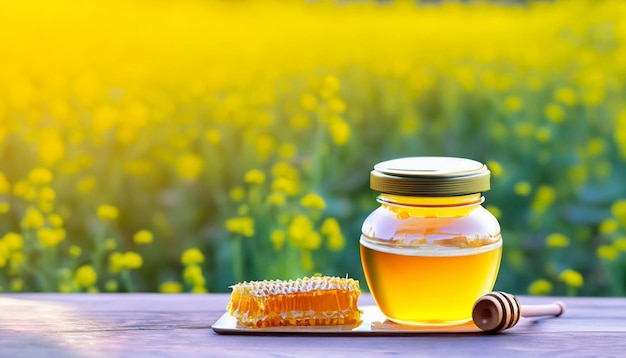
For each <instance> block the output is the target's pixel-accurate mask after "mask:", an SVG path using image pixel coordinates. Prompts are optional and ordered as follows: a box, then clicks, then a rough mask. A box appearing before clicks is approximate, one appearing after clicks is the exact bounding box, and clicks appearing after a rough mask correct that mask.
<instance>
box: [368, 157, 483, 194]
mask: <svg viewBox="0 0 626 358" xmlns="http://www.w3.org/2000/svg"><path fill="white" fill-rule="evenodd" d="M490 174H491V172H490V171H489V169H488V168H487V166H486V165H485V164H483V163H480V162H477V161H475V160H471V159H465V158H456V157H407V158H398V159H392V160H388V161H385V162H381V163H378V164H376V165H375V166H374V170H372V172H371V173H370V188H372V189H373V190H376V191H378V192H381V193H385V194H392V195H405V196H454V195H467V194H474V193H482V192H484V191H487V190H489V189H490V184H489V178H490Z"/></svg>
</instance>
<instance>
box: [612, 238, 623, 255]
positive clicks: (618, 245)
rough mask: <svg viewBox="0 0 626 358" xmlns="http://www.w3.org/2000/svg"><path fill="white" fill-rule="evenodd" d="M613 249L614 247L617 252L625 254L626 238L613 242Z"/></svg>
mask: <svg viewBox="0 0 626 358" xmlns="http://www.w3.org/2000/svg"><path fill="white" fill-rule="evenodd" d="M613 247H615V250H617V251H621V252H626V237H620V238H619V239H617V240H615V242H613Z"/></svg>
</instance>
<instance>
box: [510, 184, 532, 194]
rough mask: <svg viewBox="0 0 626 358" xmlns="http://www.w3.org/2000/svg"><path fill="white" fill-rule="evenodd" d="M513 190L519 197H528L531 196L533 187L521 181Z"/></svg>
mask: <svg viewBox="0 0 626 358" xmlns="http://www.w3.org/2000/svg"><path fill="white" fill-rule="evenodd" d="M513 190H514V191H515V194H517V195H519V196H527V195H529V194H530V191H531V190H532V187H531V186H530V183H529V182H527V181H520V182H517V183H516V184H515V187H514V188H513Z"/></svg>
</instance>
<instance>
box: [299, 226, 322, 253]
mask: <svg viewBox="0 0 626 358" xmlns="http://www.w3.org/2000/svg"><path fill="white" fill-rule="evenodd" d="M321 245H322V236H320V234H319V233H318V232H317V231H310V232H309V233H308V234H306V235H305V236H304V239H303V240H302V242H301V245H300V247H301V248H303V249H306V250H311V251H313V250H317V249H319V247H320V246H321Z"/></svg>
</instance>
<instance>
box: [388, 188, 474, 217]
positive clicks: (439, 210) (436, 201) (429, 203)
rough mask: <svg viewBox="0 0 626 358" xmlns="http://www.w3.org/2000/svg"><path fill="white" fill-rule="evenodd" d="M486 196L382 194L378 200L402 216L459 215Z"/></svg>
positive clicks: (467, 212)
mask: <svg viewBox="0 0 626 358" xmlns="http://www.w3.org/2000/svg"><path fill="white" fill-rule="evenodd" d="M484 200H485V199H484V197H483V196H482V195H481V194H480V193H475V194H468V195H459V196H442V197H423V196H421V197H416V196H403V195H391V194H380V195H379V196H378V198H377V201H378V202H379V203H380V204H381V205H382V206H383V207H386V208H388V209H390V210H391V211H393V212H396V213H397V215H398V216H399V218H401V217H402V216H407V215H408V216H413V217H416V216H420V217H459V216H465V215H468V214H469V213H470V212H472V211H473V210H474V209H475V208H476V207H478V206H479V205H480V204H482V203H483V201H484Z"/></svg>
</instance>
